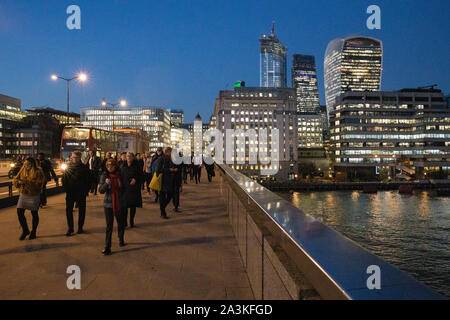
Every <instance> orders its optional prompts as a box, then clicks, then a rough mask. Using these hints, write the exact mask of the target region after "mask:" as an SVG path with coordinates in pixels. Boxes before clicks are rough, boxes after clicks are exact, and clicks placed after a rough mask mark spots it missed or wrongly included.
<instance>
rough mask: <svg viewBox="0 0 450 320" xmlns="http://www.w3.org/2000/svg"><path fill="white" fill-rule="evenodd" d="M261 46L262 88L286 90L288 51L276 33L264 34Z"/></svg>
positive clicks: (260, 40)
mask: <svg viewBox="0 0 450 320" xmlns="http://www.w3.org/2000/svg"><path fill="white" fill-rule="evenodd" d="M259 42H260V44H261V66H260V86H261V87H268V88H286V84H287V82H286V51H287V48H285V47H284V46H283V45H282V44H281V42H280V40H278V37H277V36H276V35H275V33H274V26H273V25H272V31H271V33H270V34H268V35H267V34H263V35H261V37H260V38H259Z"/></svg>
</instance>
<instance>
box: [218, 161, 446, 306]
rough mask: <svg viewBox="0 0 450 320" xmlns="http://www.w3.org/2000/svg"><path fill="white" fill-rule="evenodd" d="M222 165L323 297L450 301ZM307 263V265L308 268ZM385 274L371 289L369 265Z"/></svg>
mask: <svg viewBox="0 0 450 320" xmlns="http://www.w3.org/2000/svg"><path fill="white" fill-rule="evenodd" d="M219 167H220V168H221V169H222V170H223V171H224V173H225V174H226V175H228V177H229V178H231V180H232V181H233V182H234V183H235V184H237V185H238V186H239V187H240V188H241V189H242V191H243V192H244V193H245V194H246V196H247V197H248V199H249V201H252V202H253V203H254V204H256V205H257V207H259V208H260V209H261V210H262V211H263V212H264V213H265V214H266V215H267V216H268V217H269V218H270V219H271V220H272V221H273V222H274V223H275V225H276V226H277V227H278V228H279V231H280V232H281V233H284V234H285V235H286V236H287V238H288V239H289V241H291V242H292V244H293V245H294V246H295V247H296V248H298V251H296V253H295V254H298V257H301V260H302V261H308V263H307V264H304V265H301V266H299V269H300V271H302V273H303V274H304V275H305V276H306V278H307V279H308V280H309V281H310V282H311V284H312V285H313V286H314V288H315V289H316V290H317V291H318V293H319V294H320V295H321V296H322V297H324V298H327V297H329V298H333V297H334V298H335V297H336V296H340V297H342V298H344V299H355V300H357V299H362V300H365V299H445V298H444V297H443V296H442V295H440V294H439V293H437V292H435V291H434V290H432V289H431V288H429V287H427V286H426V285H424V284H422V283H421V282H419V281H417V280H416V279H414V278H413V277H411V276H410V275H408V274H407V273H405V272H403V271H401V270H399V269H397V268H396V267H394V266H392V265H391V264H389V263H387V262H386V261H384V260H383V259H381V258H379V257H378V256H376V255H374V254H372V253H370V252H369V251H367V250H366V249H364V248H362V247H361V246H360V245H359V244H357V243H356V242H354V241H352V240H350V239H348V238H347V237H345V236H344V235H342V234H340V233H339V232H337V231H336V230H334V229H332V228H330V227H328V226H326V225H324V224H322V223H321V222H320V221H318V220H317V219H315V218H313V217H311V216H309V215H307V214H305V213H303V212H302V211H301V210H299V209H298V208H297V207H295V206H294V205H293V204H291V203H290V202H289V201H287V200H285V199H283V198H281V197H280V196H278V195H276V194H274V193H273V192H271V191H269V190H268V189H266V188H264V187H263V186H261V185H260V184H258V183H257V182H255V181H254V180H252V179H250V178H248V177H247V176H245V175H243V174H241V173H239V172H237V171H236V170H233V169H232V168H230V167H229V166H227V165H219ZM306 265H307V266H306ZM371 265H376V266H378V267H379V268H380V270H381V289H372V290H371V289H369V288H368V287H367V279H368V277H369V276H370V274H368V273H367V267H368V266H371Z"/></svg>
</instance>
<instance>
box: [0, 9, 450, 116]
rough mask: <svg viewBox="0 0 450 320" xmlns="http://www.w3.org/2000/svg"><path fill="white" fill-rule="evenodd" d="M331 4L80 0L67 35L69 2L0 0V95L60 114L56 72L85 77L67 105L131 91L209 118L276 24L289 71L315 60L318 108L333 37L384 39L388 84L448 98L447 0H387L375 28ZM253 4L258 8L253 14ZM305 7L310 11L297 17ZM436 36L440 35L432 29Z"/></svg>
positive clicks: (255, 78)
mask: <svg viewBox="0 0 450 320" xmlns="http://www.w3.org/2000/svg"><path fill="white" fill-rule="evenodd" d="M324 3H325V2H323V3H321V2H320V1H319V2H317V3H306V4H299V3H298V2H294V1H284V2H281V3H280V2H275V1H272V2H270V3H265V4H260V3H256V2H254V1H246V2H244V3H240V11H239V12H236V10H235V4H236V3H235V2H231V3H208V4H207V5H205V2H198V3H195V4H192V5H190V6H188V5H187V4H182V3H180V4H178V3H176V4H149V3H138V2H134V3H129V2H127V3H126V2H124V1H116V2H114V3H110V2H99V3H89V2H87V1H79V2H77V5H79V6H80V8H81V14H82V25H81V30H75V31H74V30H72V31H71V30H68V29H67V28H66V26H65V20H66V19H67V17H68V15H67V14H66V13H65V9H66V8H67V6H68V5H70V4H71V3H70V2H68V1H58V2H56V1H48V2H46V3H33V4H26V5H25V4H23V3H17V2H12V1H4V2H2V3H1V4H0V17H1V18H2V19H1V22H0V39H1V40H2V42H3V43H5V44H6V45H7V47H8V48H9V50H5V51H3V52H2V53H0V59H1V61H3V69H4V72H5V74H7V75H8V77H2V80H0V88H1V90H2V92H1V93H2V94H6V95H9V96H13V97H17V98H20V99H21V100H22V106H23V109H27V108H30V107H35V106H50V107H54V108H57V109H59V110H65V102H66V100H65V99H66V98H65V95H66V92H65V89H64V84H63V82H52V81H51V80H50V75H51V74H53V73H56V74H61V75H62V76H67V77H69V76H74V75H75V74H76V73H77V72H79V71H85V72H87V73H88V76H89V80H88V82H87V83H86V84H75V85H72V86H71V96H70V110H71V111H74V112H79V110H80V107H82V106H87V105H93V104H96V103H97V104H98V105H101V101H102V97H104V96H107V97H110V99H111V100H119V99H122V98H123V99H126V100H127V101H128V102H129V105H130V106H134V105H161V106H163V107H165V108H167V109H170V108H174V107H177V108H182V109H184V110H185V118H186V122H190V121H191V120H193V118H194V116H195V115H196V114H197V112H199V113H200V114H201V115H202V117H203V118H205V119H207V118H208V117H209V116H210V115H211V114H212V112H213V111H212V110H213V104H214V99H215V97H216V95H217V92H218V91H219V90H226V89H231V87H232V84H233V83H234V82H235V81H237V80H245V81H246V83H247V86H256V85H258V84H259V41H258V39H259V37H260V35H261V34H268V33H269V32H270V28H271V23H272V21H275V23H276V32H275V33H276V34H277V35H278V36H279V38H280V40H281V42H282V43H283V45H285V46H286V47H287V48H288V55H287V63H288V66H287V72H290V70H291V67H292V65H291V56H292V54H308V55H313V56H314V57H315V59H316V66H317V74H318V84H319V97H320V104H321V105H323V104H325V99H324V80H323V58H324V54H325V50H326V47H327V45H328V43H329V41H331V40H333V39H335V38H342V37H347V36H350V35H360V36H368V37H374V38H377V39H380V40H381V41H383V47H384V50H383V51H384V52H383V79H382V84H381V90H400V89H402V88H406V87H417V86H425V85H430V84H435V83H436V84H438V88H440V89H442V90H443V92H444V93H446V94H448V92H449V87H450V84H449V81H450V80H449V79H448V77H447V76H446V73H445V70H447V69H448V59H447V58H446V53H447V50H446V48H447V45H446V42H445V40H446V39H447V38H446V34H448V31H449V30H448V29H449V27H448V24H446V16H445V12H447V11H448V8H449V4H447V3H438V2H437V1H436V2H434V1H433V5H431V4H430V3H428V4H424V3H421V2H416V1H414V2H410V3H409V8H408V9H409V10H404V5H402V4H400V3H389V2H387V1H380V2H379V3H378V5H379V6H380V8H381V12H382V29H381V30H368V29H367V28H366V25H365V22H366V19H367V17H368V15H367V14H366V13H365V9H366V8H367V6H368V5H370V4H371V3H370V2H369V1H361V2H360V3H358V4H353V3H352V4H345V2H342V1H339V2H337V3H328V2H326V5H324ZM127 4H128V5H127ZM343 4H345V5H343ZM257 5H258V6H259V7H261V9H264V10H261V11H262V12H264V13H263V14H259V13H256V12H254V9H255V8H256V6H257ZM299 10H300V11H308V12H310V14H309V15H302V19H301V21H299V19H298V18H297V17H298V14H297V13H298V11H299ZM406 11H407V12H406ZM347 16H351V17H352V19H347ZM144 18H145V19H144ZM344 21H345V23H344ZM416 21H420V23H418V22H416ZM204 24H208V25H209V26H210V27H211V28H209V29H210V30H208V28H203V27H202V26H203V25H204ZM35 26H39V28H36V27H35ZM131 30H133V32H131ZM430 33H431V34H433V37H427V36H426V35H427V34H430ZM99 38H101V39H103V40H102V41H99V40H98V39H99ZM142 39H146V41H142ZM412 43H414V44H415V45H414V46H413V45H411V44H412ZM129 48H131V49H129ZM405 48H408V50H405ZM69 49H70V50H69ZM155 49H157V50H155ZM175 49H176V50H175ZM12 52H14V54H11V53H12ZM105 52H107V53H108V54H107V56H106V57H105ZM37 59H39V63H37V62H36V61H37ZM210 70H213V72H211V71H210ZM121 79H124V80H121ZM125 81H126V82H125ZM288 87H291V83H290V81H289V82H288Z"/></svg>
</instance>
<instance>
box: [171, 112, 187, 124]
mask: <svg viewBox="0 0 450 320" xmlns="http://www.w3.org/2000/svg"><path fill="white" fill-rule="evenodd" d="M169 114H170V125H171V126H172V127H174V126H175V127H180V125H181V124H183V123H184V111H183V110H182V109H170V110H169Z"/></svg>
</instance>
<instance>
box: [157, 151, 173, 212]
mask: <svg viewBox="0 0 450 320" xmlns="http://www.w3.org/2000/svg"><path fill="white" fill-rule="evenodd" d="M171 155H172V148H170V147H167V148H166V149H165V150H164V155H163V156H162V157H161V160H160V161H159V162H158V166H157V168H156V175H157V176H158V177H160V175H161V174H162V179H161V180H162V182H161V191H160V194H159V197H160V199H159V208H160V210H161V218H162V219H169V217H168V216H167V213H166V207H167V205H168V204H169V202H170V200H172V198H173V196H174V192H175V174H176V173H177V171H178V168H176V166H175V164H174V163H173V162H172V159H171Z"/></svg>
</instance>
